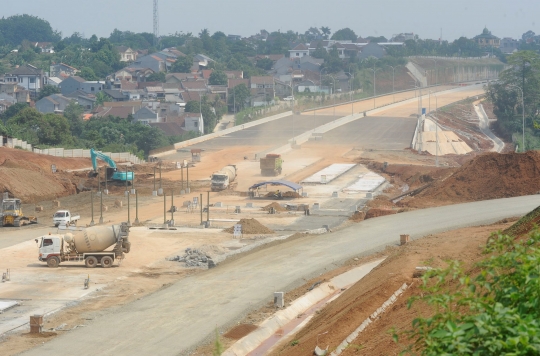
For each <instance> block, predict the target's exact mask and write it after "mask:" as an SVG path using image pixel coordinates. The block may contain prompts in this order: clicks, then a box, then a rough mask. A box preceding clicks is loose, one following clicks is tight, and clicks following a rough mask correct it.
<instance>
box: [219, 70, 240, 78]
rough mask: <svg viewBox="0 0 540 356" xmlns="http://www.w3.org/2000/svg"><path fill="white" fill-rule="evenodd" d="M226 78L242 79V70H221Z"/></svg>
mask: <svg viewBox="0 0 540 356" xmlns="http://www.w3.org/2000/svg"><path fill="white" fill-rule="evenodd" d="M223 72H224V73H225V75H226V76H227V78H228V79H242V78H244V71H241V70H225V71H223Z"/></svg>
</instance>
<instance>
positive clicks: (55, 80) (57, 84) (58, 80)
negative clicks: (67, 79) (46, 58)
mask: <svg viewBox="0 0 540 356" xmlns="http://www.w3.org/2000/svg"><path fill="white" fill-rule="evenodd" d="M60 83H62V79H61V78H58V77H49V78H47V83H46V84H47V85H50V86H53V87H55V88H59V87H60Z"/></svg>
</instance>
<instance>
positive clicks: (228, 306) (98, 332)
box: [24, 195, 540, 355]
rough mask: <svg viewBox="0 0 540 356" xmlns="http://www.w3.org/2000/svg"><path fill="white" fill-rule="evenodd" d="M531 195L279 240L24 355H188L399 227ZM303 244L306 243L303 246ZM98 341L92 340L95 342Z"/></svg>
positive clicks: (529, 205) (462, 221)
mask: <svg viewBox="0 0 540 356" xmlns="http://www.w3.org/2000/svg"><path fill="white" fill-rule="evenodd" d="M539 200H540V198H539V197H538V196H537V195H534V196H524V197H518V198H508V199H497V200H489V201H482V202H474V203H466V204H458V205H451V206H444V207H438V208H431V209H424V210H416V211H412V212H407V213H402V214H396V215H390V216H385V217H380V218H377V219H370V220H366V221H363V222H361V223H359V224H357V225H354V226H351V227H349V228H346V229H343V230H340V231H337V232H335V233H330V234H325V235H307V237H304V238H300V239H296V240H293V241H288V242H284V243H282V244H280V245H277V246H272V247H269V248H266V249H264V250H261V251H258V252H254V253H252V254H249V255H246V256H244V257H242V258H239V259H237V260H235V261H231V262H229V263H225V264H223V265H220V266H218V267H217V268H215V269H211V270H207V271H205V272H203V273H199V274H196V275H194V276H191V277H187V278H185V279H182V280H180V281H179V282H177V283H175V284H174V285H171V286H169V287H167V288H165V289H162V290H160V291H158V292H156V293H154V294H152V295H149V296H147V297H144V298H141V299H140V300H137V301H135V302H133V303H130V304H128V305H124V306H122V307H119V308H116V309H113V310H111V311H109V312H106V313H105V312H103V313H102V315H101V316H100V317H98V318H97V319H96V320H95V321H89V323H88V325H86V326H85V327H84V328H77V329H75V330H73V331H70V332H68V333H66V334H63V335H62V336H60V337H58V338H56V339H54V340H52V341H51V342H48V343H46V344H44V345H42V346H40V347H38V348H35V349H33V350H30V351H28V352H26V353H24V355H62V354H64V352H65V350H77V354H79V355H96V354H99V355H113V354H133V355H140V354H148V355H188V354H189V351H190V350H191V349H192V348H193V347H195V346H196V345H197V344H199V343H200V342H202V341H204V340H205V339H207V338H209V337H210V338H211V337H212V335H213V332H214V329H215V328H216V326H217V327H218V328H220V329H221V328H222V327H225V326H228V325H231V324H232V323H234V322H235V321H236V320H238V319H239V318H241V316H242V315H244V314H245V313H246V312H247V311H249V310H252V309H254V308H256V307H258V306H260V305H261V304H264V303H266V302H268V301H269V300H271V298H272V297H273V292H274V291H280V290H287V289H289V288H291V287H294V286H297V285H299V284H302V283H303V278H308V277H310V276H314V275H316V274H318V273H320V272H322V271H324V270H331V269H333V268H335V267H336V266H338V265H340V264H341V263H343V262H344V261H346V260H347V259H349V258H352V257H354V256H358V255H360V254H365V253H367V252H370V251H374V250H377V249H382V248H384V246H386V245H389V244H396V243H397V242H398V240H399V235H400V234H404V233H406V234H410V235H411V237H412V238H420V237H422V236H426V235H428V234H433V233H438V232H442V231H448V230H453V229H457V228H461V227H466V226H474V225H480V224H488V223H492V222H495V221H497V220H500V219H503V218H505V217H509V216H516V215H522V214H525V213H527V212H529V211H531V210H532V209H534V208H536V207H537V206H538V205H539ZM307 245H309V247H310V248H309V249H308V248H306V246H307ZM96 340H99V342H96Z"/></svg>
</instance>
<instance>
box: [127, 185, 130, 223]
mask: <svg viewBox="0 0 540 356" xmlns="http://www.w3.org/2000/svg"><path fill="white" fill-rule="evenodd" d="M130 195H131V194H129V192H127V208H128V221H127V224H128V226H131V218H130V215H129V196H130Z"/></svg>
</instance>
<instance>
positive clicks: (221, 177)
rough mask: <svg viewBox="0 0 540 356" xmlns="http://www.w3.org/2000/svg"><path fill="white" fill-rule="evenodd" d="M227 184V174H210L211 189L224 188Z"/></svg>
mask: <svg viewBox="0 0 540 356" xmlns="http://www.w3.org/2000/svg"><path fill="white" fill-rule="evenodd" d="M228 186H229V176H228V175H226V174H220V173H214V174H212V185H211V188H212V191H215V190H224V189H226V188H227V187H228Z"/></svg>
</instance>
